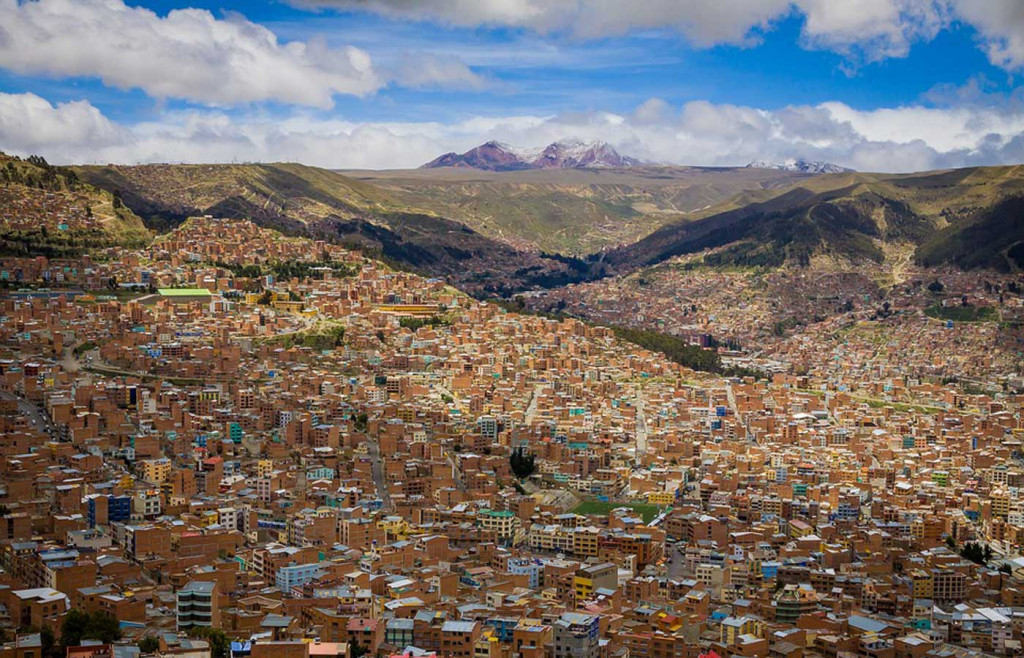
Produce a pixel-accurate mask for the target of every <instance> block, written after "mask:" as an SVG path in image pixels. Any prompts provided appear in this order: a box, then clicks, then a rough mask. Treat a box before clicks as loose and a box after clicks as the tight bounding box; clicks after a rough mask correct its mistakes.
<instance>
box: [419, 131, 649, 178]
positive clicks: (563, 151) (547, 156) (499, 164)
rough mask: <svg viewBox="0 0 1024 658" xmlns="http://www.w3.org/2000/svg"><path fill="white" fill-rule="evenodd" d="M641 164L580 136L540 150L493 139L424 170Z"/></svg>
mask: <svg viewBox="0 0 1024 658" xmlns="http://www.w3.org/2000/svg"><path fill="white" fill-rule="evenodd" d="M641 164H643V162H642V161H640V160H638V159H636V158H631V157H629V156H624V155H621V154H619V152H618V151H616V150H615V149H614V148H613V147H612V146H610V145H609V144H608V143H607V142H604V141H593V142H585V141H583V140H582V139H580V138H578V137H567V138H565V139H560V140H558V141H557V142H552V143H551V144H548V145H547V146H545V147H543V148H539V149H538V148H533V149H521V148H516V147H513V146H510V145H508V144H505V143H502V142H499V141H497V140H491V141H489V142H485V143H483V144H481V145H480V146H477V147H476V148H473V149H470V150H468V151H466V152H465V153H462V154H458V153H446V154H444V155H442V156H441V157H439V158H437V159H435V160H432V161H430V162H428V163H427V164H425V165H423V168H425V169H431V168H435V167H472V168H474V169H485V170H488V171H513V170H519V169H590V168H622V167H634V166H637V165H641Z"/></svg>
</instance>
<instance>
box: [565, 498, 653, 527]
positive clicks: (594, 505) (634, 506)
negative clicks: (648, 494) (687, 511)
mask: <svg viewBox="0 0 1024 658" xmlns="http://www.w3.org/2000/svg"><path fill="white" fill-rule="evenodd" d="M620 507H628V508H629V509H631V510H633V511H634V512H636V513H637V514H639V515H640V517H641V518H643V520H644V523H650V522H651V521H653V520H654V517H656V516H658V513H659V512H661V508H660V507H659V506H657V505H651V504H649V503H613V502H602V501H599V500H585V501H583V502H582V503H580V504H579V505H577V506H576V507H574V508H573V509H572V511H573V513H575V514H582V515H590V514H593V515H596V516H607V515H608V514H609V513H610V512H611V511H612V510H614V509H619V508H620Z"/></svg>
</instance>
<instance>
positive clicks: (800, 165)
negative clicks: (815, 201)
mask: <svg viewBox="0 0 1024 658" xmlns="http://www.w3.org/2000/svg"><path fill="white" fill-rule="evenodd" d="M747 168H749V169H777V170H780V171H798V172H800V173H804V174H845V173H850V172H853V171H856V170H855V169H850V168H848V167H843V166H840V165H837V164H834V163H832V162H824V161H820V160H805V159H803V158H799V159H789V160H784V161H782V162H771V161H768V160H754V161H753V162H751V163H750V164H748V165H747Z"/></svg>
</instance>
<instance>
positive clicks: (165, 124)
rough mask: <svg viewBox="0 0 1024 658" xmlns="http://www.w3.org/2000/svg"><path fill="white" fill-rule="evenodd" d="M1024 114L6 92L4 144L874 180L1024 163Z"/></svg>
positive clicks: (57, 152)
mask: <svg viewBox="0 0 1024 658" xmlns="http://www.w3.org/2000/svg"><path fill="white" fill-rule="evenodd" d="M1020 134H1024V110H1021V109H1020V108H1019V107H1017V106H1015V107H1014V108H1006V107H985V106H975V107H960V108H948V109H943V108H932V107H921V106H908V107H899V108H889V109H880V110H874V111H861V110H856V109H853V108H851V107H849V106H847V105H844V104H842V103H823V104H820V105H814V106H806V105H804V106H790V107H785V108H781V109H776V110H763V109H759V108H753V107H745V106H739V105H720V104H715V103H710V102H707V101H694V102H690V103H687V104H685V105H683V106H682V107H672V106H670V105H669V104H668V103H666V102H665V101H663V100H651V101H648V102H646V103H644V104H642V105H641V106H640V107H638V108H637V109H636V110H635V111H634V112H631V113H629V114H614V113H609V112H581V113H566V114H560V115H557V116H530V115H520V116H503V117H473V118H469V119H466V120H463V121H458V122H453V123H438V122H405V123H397V122H391V123H385V122H363V123H358V122H352V121H344V120H336V119H335V120H324V119H320V118H317V117H313V116H305V115H302V114H299V115H293V116H291V117H288V118H285V119H280V118H278V117H274V116H267V115H264V114H259V113H248V114H241V115H228V114H225V113H223V112H220V111H212V110H211V111H191V112H179V113H169V114H167V115H165V116H163V117H161V119H160V120H159V121H153V122H146V123H139V124H134V125H122V124H118V123H115V122H113V121H111V120H109V119H108V118H106V117H104V116H103V114H102V113H101V112H100V111H99V110H98V109H97V108H95V107H94V106H92V105H91V104H90V103H89V102H88V101H78V102H72V103H63V104H58V105H52V104H50V103H49V102H48V101H46V100H45V99H43V98H40V97H39V96H36V95H33V94H0V144H3V145H4V148H5V149H6V150H8V151H10V152H13V153H15V154H18V155H29V154H32V153H38V154H41V155H44V156H46V157H47V159H49V160H50V161H52V162H55V163H70V162H78V163H107V162H118V163H129V164H130V163H136V162H231V161H282V160H288V161H298V162H304V163H307V164H311V165H318V166H323V167H332V168H398V167H416V166H418V165H420V164H422V163H424V162H427V161H428V160H431V159H433V158H434V157H436V156H437V155H439V154H440V153H443V152H446V151H463V150H466V149H469V148H471V147H473V146H476V145H477V144H480V143H481V142H484V141H487V140H490V139H496V140H499V141H503V142H508V143H511V144H515V145H518V146H524V147H535V146H542V145H545V144H548V143H550V142H552V141H554V140H557V139H563V138H566V137H579V138H581V139H587V140H596V139H602V140H605V141H609V142H611V143H612V144H613V145H614V146H615V147H617V148H619V149H620V150H621V151H622V152H623V153H626V154H628V155H633V156H636V157H640V158H643V159H647V160H651V161H655V162H664V163H674V164H688V165H714V166H722V165H743V164H745V163H747V162H750V161H752V160H785V159H789V158H800V157H802V158H808V159H816V160H828V161H832V162H835V163H837V164H841V165H846V166H851V167H854V168H856V169H860V170H862V171H915V170H925V169H935V168H945V167H953V166H967V165H977V164H1002V163H1005V162H1015V161H1019V160H1020V157H1021V153H1022V152H1024V140H1021V139H1020V138H1019V137H1017V136H1018V135H1020Z"/></svg>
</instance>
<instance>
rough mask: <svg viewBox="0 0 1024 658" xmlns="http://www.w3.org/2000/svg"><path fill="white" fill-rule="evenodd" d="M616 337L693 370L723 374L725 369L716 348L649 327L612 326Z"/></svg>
mask: <svg viewBox="0 0 1024 658" xmlns="http://www.w3.org/2000/svg"><path fill="white" fill-rule="evenodd" d="M612 330H613V331H614V332H615V337H616V338H618V339H619V340H624V341H626V342H629V343H633V344H634V345H639V346H640V347H642V348H644V349H647V350H651V351H652V352H661V353H662V354H664V355H665V356H666V357H668V359H669V360H670V361H673V362H675V363H678V364H679V365H682V366H686V367H687V368H691V369H693V370H701V371H703V372H712V373H718V374H721V373H723V372H724V371H725V369H724V368H723V367H722V358H721V357H720V356H719V355H718V352H716V351H714V350H706V349H704V348H702V347H700V346H697V345H690V344H689V342H687V341H685V340H683V339H682V338H679V337H678V336H671V335H669V334H663V333H660V332H657V331H650V330H648V329H629V328H626V327H612Z"/></svg>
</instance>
